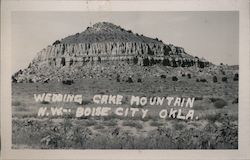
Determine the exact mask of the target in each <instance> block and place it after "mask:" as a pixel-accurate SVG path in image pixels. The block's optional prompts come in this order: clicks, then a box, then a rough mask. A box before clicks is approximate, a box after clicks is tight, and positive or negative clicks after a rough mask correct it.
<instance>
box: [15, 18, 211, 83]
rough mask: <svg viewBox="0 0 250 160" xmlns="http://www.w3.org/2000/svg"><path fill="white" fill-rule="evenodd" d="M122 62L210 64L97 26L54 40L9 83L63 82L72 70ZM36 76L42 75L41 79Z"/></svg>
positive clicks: (172, 48) (156, 41) (177, 49)
mask: <svg viewBox="0 0 250 160" xmlns="http://www.w3.org/2000/svg"><path fill="white" fill-rule="evenodd" d="M123 61H124V62H127V63H128V64H133V65H138V66H152V65H156V64H160V65H163V66H169V67H191V66H196V67H199V68H204V67H207V66H209V64H210V63H209V62H208V61H206V60H205V59H200V58H198V57H193V56H191V55H189V54H187V53H186V52H185V50H184V49H183V48H181V47H177V46H174V45H172V44H164V43H163V42H162V41H161V40H159V39H157V38H155V39H152V38H149V37H146V36H143V35H139V34H134V33H133V32H132V31H130V30H125V29H123V28H121V27H119V26H116V25H114V24H112V23H107V22H100V23H96V24H94V25H93V26H92V27H88V28H87V29H86V30H85V31H83V32H82V33H77V34H75V35H72V36H68V37H66V38H64V39H62V40H61V41H59V40H57V41H55V42H54V43H53V44H52V45H50V46H48V47H47V48H44V49H42V50H41V51H40V52H38V53H37V55H36V57H35V58H34V59H33V60H32V62H31V63H30V64H29V66H28V68H27V69H25V70H23V71H19V72H17V73H15V74H14V75H13V76H12V80H13V81H15V82H22V81H30V82H36V81H44V80H47V79H48V78H49V79H56V77H57V79H58V78H59V79H60V80H63V79H64V77H69V75H70V74H72V70H77V72H79V68H82V69H84V68H85V69H84V70H85V72H88V71H86V68H88V67H87V66H89V65H92V66H93V65H97V63H98V64H100V63H101V64H102V63H103V64H105V63H108V62H112V63H119V62H123ZM39 72H43V73H44V72H45V73H44V74H43V75H41V74H39ZM67 72H68V73H67ZM57 73H60V74H61V75H58V74H57ZM104 74H105V73H103V75H104ZM80 75H82V74H80ZM82 76H83V75H82ZM83 77H84V76H83ZM83 77H78V78H83Z"/></svg>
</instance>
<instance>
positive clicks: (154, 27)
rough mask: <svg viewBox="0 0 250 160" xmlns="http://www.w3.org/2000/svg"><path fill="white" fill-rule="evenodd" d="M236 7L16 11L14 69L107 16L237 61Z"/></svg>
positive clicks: (194, 50) (197, 52)
mask: <svg viewBox="0 0 250 160" xmlns="http://www.w3.org/2000/svg"><path fill="white" fill-rule="evenodd" d="M238 16H239V15H238V12H233V11H231V12H222V11H220V12H215V11H211V12H205V11H202V12H200V11H196V12H23V11H22V12H13V13H12V26H11V27H12V28H11V29H12V37H11V38H12V73H14V72H16V71H17V70H19V69H23V68H25V67H27V65H28V64H29V63H30V61H31V60H32V59H33V58H34V56H35V55H36V53H37V52H39V51H40V50H42V49H43V48H45V47H47V46H48V45H50V44H52V43H53V42H54V41H55V40H57V39H59V40H60V39H62V38H64V37H66V36H69V35H72V34H75V33H77V32H82V31H84V30H85V29H86V28H87V26H90V25H93V24H94V23H96V22H100V21H108V22H112V23H114V24H116V25H120V26H121V27H123V28H125V29H130V30H132V31H133V32H134V33H139V34H144V35H146V36H149V37H152V38H155V37H157V38H159V39H161V40H163V42H165V43H167V44H168V43H171V44H174V45H177V46H181V47H184V49H185V50H186V52H188V53H189V54H191V55H193V56H198V57H204V58H206V59H207V60H209V61H211V62H213V63H216V64H219V63H221V62H222V63H224V64H238V57H239V55H238V54H239V51H238V50H239V17H238Z"/></svg>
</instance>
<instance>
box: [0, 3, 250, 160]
mask: <svg viewBox="0 0 250 160" xmlns="http://www.w3.org/2000/svg"><path fill="white" fill-rule="evenodd" d="M13 11H239V13H240V14H239V16H240V19H239V23H240V26H239V28H240V32H239V35H240V36H239V38H240V39H239V43H240V45H239V53H240V54H239V64H240V71H239V73H240V81H239V99H240V102H239V149H238V150H12V149H11V81H10V77H11V12H13ZM249 28H250V26H249V1H247V0H176V1H173V0H168V1H153V0H152V1H142V0H140V1H109V0H107V1H60V0H55V1H42V0H40V1H35V0H34V1H30V0H23V1H22V0H17V1H13V0H11V1H7V0H5V1H2V4H1V59H0V60H1V101H0V102H1V136H2V139H1V141H2V144H1V147H2V158H3V159H192V160H193V159H221V160H224V159H250V136H249V133H250V124H249V123H250V116H249V115H250V103H249V102H250V101H249V98H250V97H249V95H250V94H249V91H250V87H249V82H250V74H249V68H250V67H249V61H250V56H249V43H250V39H249Z"/></svg>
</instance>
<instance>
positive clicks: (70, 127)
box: [12, 72, 238, 149]
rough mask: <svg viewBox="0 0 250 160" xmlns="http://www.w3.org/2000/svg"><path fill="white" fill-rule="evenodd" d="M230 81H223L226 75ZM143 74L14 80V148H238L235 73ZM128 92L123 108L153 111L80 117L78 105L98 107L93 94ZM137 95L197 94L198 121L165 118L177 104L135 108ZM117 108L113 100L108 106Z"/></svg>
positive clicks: (196, 110) (236, 81)
mask: <svg viewBox="0 0 250 160" xmlns="http://www.w3.org/2000/svg"><path fill="white" fill-rule="evenodd" d="M225 76H226V77H227V80H226V81H225V80H224V81H223V80H222V79H223V77H225ZM197 78H199V77H197V76H193V75H192V76H191V77H188V76H187V75H185V74H184V75H181V76H178V80H177V81H173V79H172V77H171V76H166V77H164V76H155V77H143V78H141V81H138V79H133V81H132V82H131V81H126V80H123V79H121V80H119V81H117V79H116V78H108V77H94V78H89V77H88V78H87V77H85V78H82V79H78V80H74V83H72V84H70V85H67V84H63V83H62V82H58V81H49V82H48V83H44V82H37V83H12V148H14V149H23V148H32V149H38V148H39V149H237V148H238V80H234V75H233V74H228V72H226V75H217V78H218V80H217V82H214V81H213V78H212V77H211V76H204V77H203V78H204V79H206V81H199V80H197ZM39 93H61V94H81V95H83V100H82V104H79V103H66V102H57V103H53V102H51V103H50V102H36V101H35V100H34V94H39ZM96 94H100V95H110V94H111V95H117V94H119V95H123V97H124V98H123V101H122V104H121V105H120V106H121V107H124V108H126V107H138V108H144V109H149V110H150V112H149V114H148V115H147V116H146V117H145V118H141V115H139V114H138V115H136V116H135V117H131V116H127V117H122V116H117V115H115V114H113V113H111V114H110V115H108V116H103V117H98V116H95V117H92V116H88V117H84V116H82V117H80V118H77V117H76V116H75V110H76V108H77V107H80V106H82V107H97V106H100V105H98V104H95V103H94V102H93V96H94V95H96ZM132 95H136V96H145V97H152V96H161V97H164V96H178V97H195V102H194V106H193V109H194V110H195V113H194V114H195V116H197V117H198V119H193V120H180V119H176V118H160V117H159V115H158V113H159V111H160V110H161V109H164V108H168V107H171V106H164V105H162V106H159V105H158V106H152V105H145V106H131V105H130V103H129V99H130V97H131V96H132ZM59 106H61V107H64V108H67V109H71V110H72V112H71V113H70V114H65V115H63V116H47V117H46V116H44V117H39V116H38V115H37V114H38V110H39V108H40V107H47V108H51V107H59ZM103 106H109V107H111V108H112V110H111V112H113V111H114V110H115V108H117V106H115V105H113V104H109V105H103Z"/></svg>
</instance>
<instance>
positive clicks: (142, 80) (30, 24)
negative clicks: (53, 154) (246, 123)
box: [12, 11, 239, 149]
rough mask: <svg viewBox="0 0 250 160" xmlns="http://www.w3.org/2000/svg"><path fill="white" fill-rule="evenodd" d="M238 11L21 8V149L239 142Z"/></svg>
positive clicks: (16, 38) (16, 110) (15, 136)
mask: <svg viewBox="0 0 250 160" xmlns="http://www.w3.org/2000/svg"><path fill="white" fill-rule="evenodd" d="M238 17H239V14H238V12H233V11H232V12H98V13H94V12H77V13H74V12H70V13H65V12H56V13H51V12H45V13H44V12H14V13H13V14H12V23H13V24H12V33H13V35H12V37H13V45H12V48H13V52H12V60H13V61H12V62H13V63H12V66H13V75H12V147H13V148H15V149H19V148H43V149H54V148H72V149H237V148H238V79H239V69H238V68H239V64H238V54H239V53H238V43H239V40H238V37H239V21H238V20H239V18H238ZM47 23H48V24H49V25H47V26H46V24H47ZM39 26H41V27H39ZM53 37H55V38H54V39H53ZM37 41H41V43H44V44H45V43H47V44H48V45H47V46H46V44H45V45H44V46H45V47H44V48H40V49H39V48H38V47H40V46H42V45H41V44H37V45H35V44H34V43H37ZM25 46H29V47H25ZM184 46H185V47H184ZM37 48H38V50H37ZM33 50H34V52H33ZM30 58H32V59H30ZM21 66H25V67H24V68H21Z"/></svg>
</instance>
